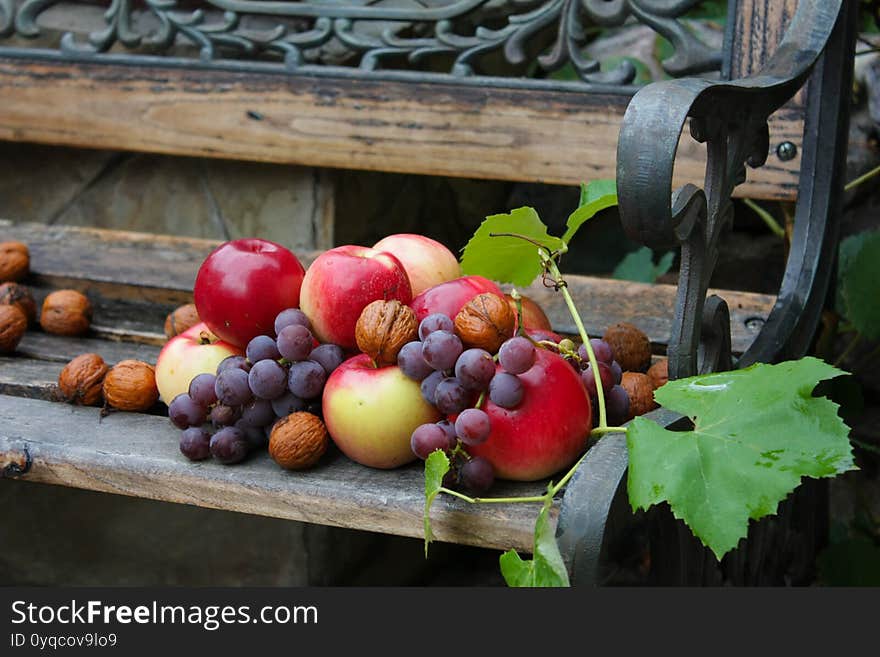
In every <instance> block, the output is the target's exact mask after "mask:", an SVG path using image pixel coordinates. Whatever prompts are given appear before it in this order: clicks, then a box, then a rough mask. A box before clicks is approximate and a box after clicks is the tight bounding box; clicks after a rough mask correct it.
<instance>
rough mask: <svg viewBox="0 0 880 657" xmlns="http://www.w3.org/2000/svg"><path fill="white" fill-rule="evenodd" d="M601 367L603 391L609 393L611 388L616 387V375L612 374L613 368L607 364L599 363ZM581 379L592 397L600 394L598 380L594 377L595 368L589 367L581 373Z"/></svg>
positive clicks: (600, 374)
mask: <svg viewBox="0 0 880 657" xmlns="http://www.w3.org/2000/svg"><path fill="white" fill-rule="evenodd" d="M598 365H599V378H600V379H601V380H602V391H603V392H605V393H607V392H608V391H609V390H610V389H611V386H613V385H614V374H613V373H612V372H611V367H610V366H609V365H606V364H605V363H598ZM581 379H582V380H583V382H584V386H585V387H586V389H587V392H588V393H589V395H590V397H596V396H597V395H598V394H599V391H598V390H596V379H595V377H594V376H593V368H592V366H591V365H587V369H585V370H584V371H583V372H581Z"/></svg>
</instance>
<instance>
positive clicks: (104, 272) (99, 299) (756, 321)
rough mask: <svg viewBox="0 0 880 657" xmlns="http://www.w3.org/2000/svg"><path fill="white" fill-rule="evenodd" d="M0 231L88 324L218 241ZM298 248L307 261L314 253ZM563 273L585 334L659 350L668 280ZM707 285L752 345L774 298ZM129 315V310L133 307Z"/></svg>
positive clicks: (175, 273)
mask: <svg viewBox="0 0 880 657" xmlns="http://www.w3.org/2000/svg"><path fill="white" fill-rule="evenodd" d="M0 235H3V236H4V238H5V239H16V240H20V241H22V242H25V243H26V244H28V245H29V247H30V249H31V254H32V268H33V270H34V271H35V272H36V275H35V277H34V280H35V281H37V282H38V283H39V284H40V285H47V284H49V283H55V284H56V285H58V286H61V285H62V284H63V286H65V287H73V288H76V289H82V290H84V291H86V292H87V293H89V295H90V296H91V297H92V298H95V299H96V307H97V310H96V314H95V317H96V320H95V323H96V324H98V325H103V326H112V324H113V321H115V320H109V319H108V318H107V317H102V316H101V312H102V308H107V309H108V313H109V314H110V316H111V317H114V316H115V317H118V316H120V315H125V314H126V313H127V312H128V311H127V308H128V307H127V306H124V305H123V306H122V307H121V308H120V309H118V310H113V308H114V301H113V300H114V299H123V300H125V301H128V302H130V303H133V304H136V303H145V302H146V301H149V300H156V299H159V300H164V301H168V300H169V299H171V298H176V299H177V300H178V301H181V302H187V301H190V300H191V298H192V293H191V290H192V284H193V282H194V281H195V275H196V272H197V270H198V267H199V265H200V264H201V262H202V259H203V258H204V257H205V256H206V255H207V254H208V253H210V251H211V249H213V248H214V247H215V246H217V244H218V242H213V241H209V240H193V239H175V238H170V237H167V236H161V237H159V236H154V235H147V234H143V233H130V232H120V231H109V230H100V229H88V228H73V227H67V226H45V225H43V224H30V223H22V224H14V223H11V222H0ZM297 255H298V257H300V258H301V259H302V261H303V263H304V265H306V266H308V264H309V263H310V262H311V261H312V260H313V259H314V257H315V256H316V253H300V254H297ZM157 263H160V264H157ZM567 279H568V283H569V290H570V292H571V293H572V296H573V297H574V299H575V303H576V304H577V306H578V308H579V309H580V310H581V312H582V313H583V315H584V317H583V319H584V322H585V324H586V327H587V331H588V332H589V333H590V334H591V335H601V334H602V333H603V332H604V331H605V329H606V328H607V327H608V326H610V325H611V324H614V323H616V322H620V321H630V322H632V323H633V324H635V325H636V326H638V327H639V328H641V329H642V330H643V331H645V332H646V333H647V334H648V337H649V338H650V339H651V341H652V342H653V343H654V344H655V346H656V347H657V350H658V351H660V352H662V350H663V345H665V343H666V341H667V340H668V338H669V333H670V329H671V322H672V316H673V312H674V308H675V295H676V287H675V286H673V285H663V284H655V285H648V284H643V283H631V282H628V281H617V280H612V279H608V278H599V277H592V276H569V277H567ZM96 281H97V282H96ZM522 292H523V293H524V294H526V295H527V296H530V297H532V298H533V299H535V301H537V302H538V303H539V304H540V305H541V306H542V307H543V308H544V310H545V311H546V313H547V315H548V317H549V318H550V321H551V322H552V324H553V326H554V327H555V328H556V330H557V331H559V332H561V333H566V334H574V333H575V332H576V328H575V326H574V322H573V321H572V319H571V316H570V315H569V313H568V309H567V308H566V307H565V303H564V301H563V299H562V296H561V295H560V294H558V293H555V292H554V291H553V290H552V289H549V288H546V287H544V285H543V284H542V283H541V282H540V281H539V282H537V283H534V284H533V285H531V286H530V287H528V288H526V289H524V290H522ZM713 292H715V293H717V294H719V295H720V296H722V297H723V298H724V299H726V300H727V302H728V304H729V306H730V310H731V335H732V342H733V349H734V351H735V352H737V353H741V352H742V351H744V350H745V349H746V348H747V347H748V345H749V344H751V342H752V340H753V339H754V337H755V335H756V333H757V330H758V329H759V328H760V325H761V322H762V321H763V320H764V319H765V318H766V317H767V315H768V314H769V312H770V309H771V308H772V306H773V303H774V301H775V298H774V297H772V296H769V295H765V294H755V293H750V292H736V291H730V290H713ZM175 295H177V296H176V297H175ZM144 308H149V306H144ZM167 308H168V306H165V307H163V308H162V309H161V310H160V312H157V313H154V314H152V315H151V319H150V320H149V322H153V323H152V324H150V323H143V322H140V321H137V322H135V323H134V324H133V325H131V326H130V328H131V329H134V328H135V327H139V329H138V330H142V331H143V332H144V333H146V334H149V335H152V336H154V337H153V339H152V340H148V339H146V338H144V339H143V340H140V341H142V342H152V343H153V344H157V345H158V344H161V342H162V338H161V331H162V328H161V322H164V313H165V312H166V311H167ZM133 315H134V316H135V317H136V316H137V312H135V313H133Z"/></svg>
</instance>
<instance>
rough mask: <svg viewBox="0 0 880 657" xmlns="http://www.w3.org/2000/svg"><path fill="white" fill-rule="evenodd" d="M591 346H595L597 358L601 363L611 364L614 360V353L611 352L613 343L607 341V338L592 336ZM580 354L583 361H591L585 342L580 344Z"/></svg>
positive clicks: (594, 350) (594, 351)
mask: <svg viewBox="0 0 880 657" xmlns="http://www.w3.org/2000/svg"><path fill="white" fill-rule="evenodd" d="M590 346H591V347H592V348H593V353H594V354H595V356H596V360H597V361H599V362H600V363H605V364H606V365H610V364H611V361H612V360H614V354H613V353H611V345H609V344H608V343H607V342H605V340H602V339H601V338H590ZM578 356H580V358H581V361H582V362H583V363H589V362H590V357H589V355H588V354H587V348H586V347H585V346H584V345H583V344H581V345H579V346H578Z"/></svg>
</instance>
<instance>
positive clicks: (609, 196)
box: [562, 180, 617, 244]
mask: <svg viewBox="0 0 880 657" xmlns="http://www.w3.org/2000/svg"><path fill="white" fill-rule="evenodd" d="M615 205H617V181H615V180H594V181H593V182H591V183H586V184H582V185H581V198H580V203H579V204H578V208H577V210H575V211H574V212H572V213H571V214H570V215H569V217H568V220H567V221H566V222H565V226H566V228H565V233H564V234H563V236H562V241H563V242H565V243H566V244H568V243H569V242H571V240H572V238H573V237H574V235H575V233H577V231H578V228H580V227H581V226H583V225H584V224H585V223H586V222H587V221H588V220H590V219H592V218H593V217H594V216H595V215H596V213H598V212H600V211H601V210H605V209H606V208H610V207H612V206H615Z"/></svg>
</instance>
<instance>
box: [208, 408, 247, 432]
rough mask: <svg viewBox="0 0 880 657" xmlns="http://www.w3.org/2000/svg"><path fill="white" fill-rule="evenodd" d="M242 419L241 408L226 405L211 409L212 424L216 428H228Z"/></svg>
mask: <svg viewBox="0 0 880 657" xmlns="http://www.w3.org/2000/svg"><path fill="white" fill-rule="evenodd" d="M240 417H241V407H240V406H226V405H224V404H215V405H214V408H212V409H211V413H210V418H211V424H213V425H214V426H215V427H228V426H231V425H233V424H235V422H236V421H237V420H238V418H240Z"/></svg>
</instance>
